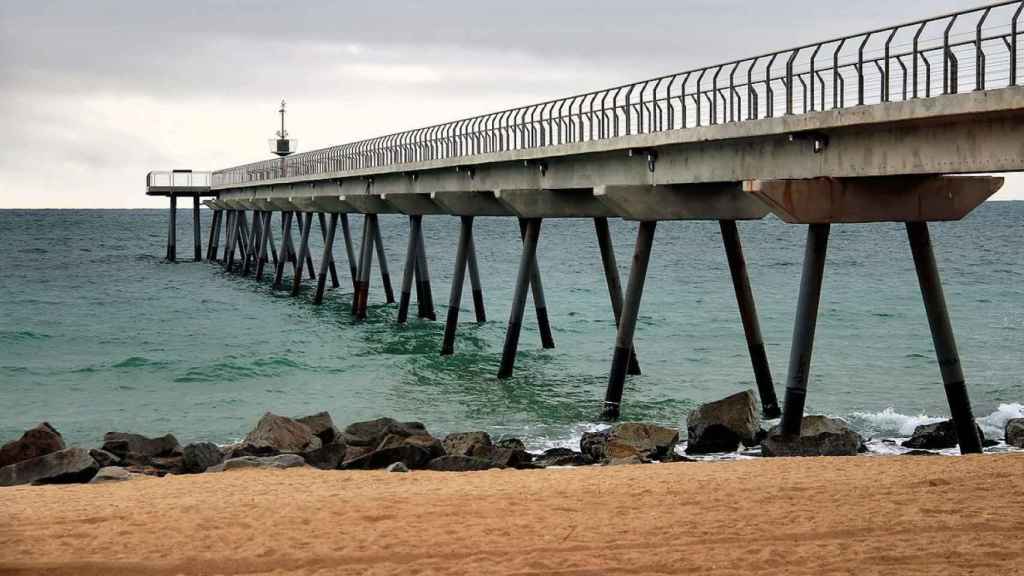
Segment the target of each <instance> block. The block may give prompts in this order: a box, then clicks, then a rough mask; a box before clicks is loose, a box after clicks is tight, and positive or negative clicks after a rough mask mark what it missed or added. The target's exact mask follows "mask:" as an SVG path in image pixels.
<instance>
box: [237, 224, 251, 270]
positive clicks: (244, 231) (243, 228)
mask: <svg viewBox="0 0 1024 576" xmlns="http://www.w3.org/2000/svg"><path fill="white" fill-rule="evenodd" d="M237 243H238V256H239V257H240V258H241V262H240V267H241V268H242V271H243V272H244V271H245V263H246V262H247V261H248V260H249V216H248V214H247V213H246V211H245V210H242V211H240V212H239V213H238V241H237Z"/></svg>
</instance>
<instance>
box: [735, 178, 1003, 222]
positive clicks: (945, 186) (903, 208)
mask: <svg viewBox="0 0 1024 576" xmlns="http://www.w3.org/2000/svg"><path fill="white" fill-rule="evenodd" d="M1002 186H1003V178H997V177H991V176H889V177H880V178H841V179H836V178H812V179H803V180H754V181H750V182H745V183H744V185H743V187H744V190H746V191H748V192H750V193H751V194H753V195H754V196H756V197H758V198H760V199H761V200H763V201H764V202H765V204H767V205H768V206H769V207H770V208H771V210H772V212H774V213H775V214H776V215H777V216H778V217H779V218H781V219H783V220H785V221H786V222H790V223H794V224H827V223H859V222H929V221H939V220H960V219H961V218H963V217H964V216H966V215H967V214H969V213H970V212H971V211H972V210H974V209H975V208H977V207H978V206H979V205H980V204H981V203H982V202H984V201H985V200H986V199H988V198H989V197H990V196H992V195H993V194H995V193H996V192H997V191H998V190H999V189H1000V188H1001V187H1002Z"/></svg>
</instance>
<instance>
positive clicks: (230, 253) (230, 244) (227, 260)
mask: <svg viewBox="0 0 1024 576" xmlns="http://www.w3.org/2000/svg"><path fill="white" fill-rule="evenodd" d="M238 226H239V212H238V211H237V210H232V211H231V226H230V227H229V228H230V229H229V230H228V234H229V235H228V238H227V246H225V250H224V270H226V271H227V272H231V268H232V267H233V266H234V265H235V244H237V243H238Z"/></svg>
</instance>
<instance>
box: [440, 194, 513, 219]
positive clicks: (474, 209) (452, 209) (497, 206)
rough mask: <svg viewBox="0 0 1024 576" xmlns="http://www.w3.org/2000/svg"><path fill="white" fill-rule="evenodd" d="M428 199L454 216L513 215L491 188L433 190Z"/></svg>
mask: <svg viewBox="0 0 1024 576" xmlns="http://www.w3.org/2000/svg"><path fill="white" fill-rule="evenodd" d="M430 199H431V200H433V201H434V202H436V203H437V204H438V205H439V206H441V207H442V208H444V209H445V210H446V211H447V212H448V214H452V215H454V216H515V212H513V211H512V210H510V209H509V208H508V206H506V205H504V204H502V203H501V202H499V201H498V199H497V198H496V197H495V195H494V191H493V190H477V191H472V192H433V193H431V195H430Z"/></svg>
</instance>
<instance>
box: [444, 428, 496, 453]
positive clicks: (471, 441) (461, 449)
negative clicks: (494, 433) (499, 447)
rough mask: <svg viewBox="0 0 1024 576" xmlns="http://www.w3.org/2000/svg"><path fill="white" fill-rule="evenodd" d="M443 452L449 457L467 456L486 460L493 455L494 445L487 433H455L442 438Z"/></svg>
mask: <svg viewBox="0 0 1024 576" xmlns="http://www.w3.org/2000/svg"><path fill="white" fill-rule="evenodd" d="M443 444H444V451H445V453H446V454H449V455H451V456H469V457H472V458H483V459H488V458H490V457H491V454H493V453H494V444H493V443H492V442H491V436H490V434H488V433H487V432H456V433H454V434H449V435H447V436H445V437H444V442H443Z"/></svg>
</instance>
